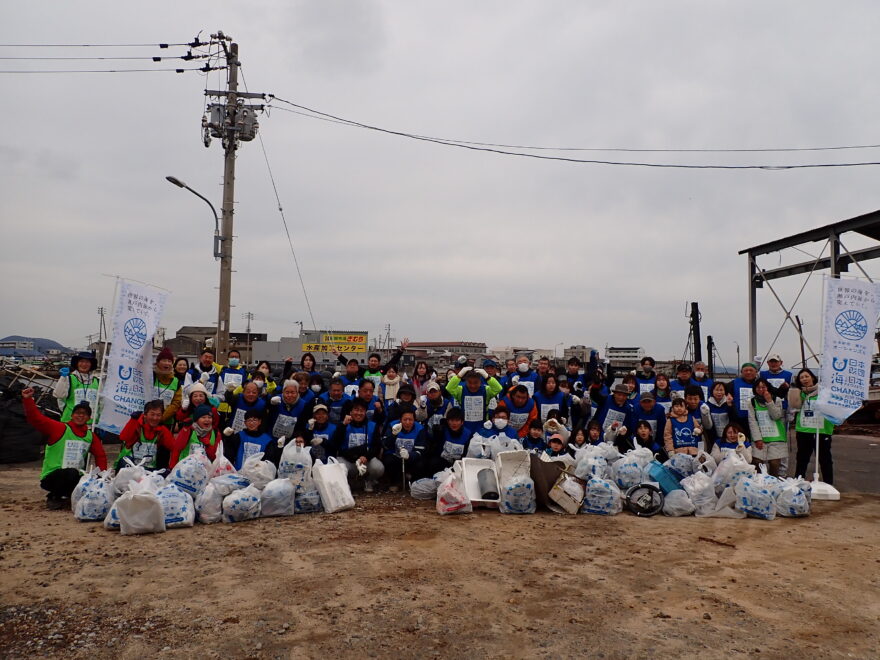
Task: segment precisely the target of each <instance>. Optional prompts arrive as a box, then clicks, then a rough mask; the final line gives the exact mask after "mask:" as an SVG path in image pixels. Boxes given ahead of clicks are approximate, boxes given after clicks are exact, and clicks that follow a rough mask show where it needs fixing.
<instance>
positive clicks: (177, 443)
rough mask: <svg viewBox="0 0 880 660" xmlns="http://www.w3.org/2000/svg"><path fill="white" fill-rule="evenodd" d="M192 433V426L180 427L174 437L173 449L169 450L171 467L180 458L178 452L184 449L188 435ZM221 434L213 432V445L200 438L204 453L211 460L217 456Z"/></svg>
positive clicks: (187, 442)
mask: <svg viewBox="0 0 880 660" xmlns="http://www.w3.org/2000/svg"><path fill="white" fill-rule="evenodd" d="M191 433H192V426H184V427H183V428H182V429H180V433H178V434H177V437H176V438H175V439H174V451H173V452H171V467H174V466H175V465H177V461H178V460H180V452H182V451H183V450H184V448H185V447H186V446H187V445H188V444H189V436H190V434H191ZM221 439H222V436H221V435H220V434H219V433H217V432H216V429H215V433H214V446H213V447H212V446H211V445H209V444H208V443H207V442H205V440H203V439H202V440H200V442H201V443H202V446H203V447H204V448H205V453H206V454H207V455H208V458H210V459H211V460H212V461H213V460H214V459H215V458H217V447H219V446H220V440H221Z"/></svg>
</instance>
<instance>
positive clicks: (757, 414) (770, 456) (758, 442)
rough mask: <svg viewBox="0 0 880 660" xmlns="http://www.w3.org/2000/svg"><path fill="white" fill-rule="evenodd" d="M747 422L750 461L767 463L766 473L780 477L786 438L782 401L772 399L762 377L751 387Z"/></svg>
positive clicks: (786, 447)
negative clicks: (750, 448) (751, 394)
mask: <svg viewBox="0 0 880 660" xmlns="http://www.w3.org/2000/svg"><path fill="white" fill-rule="evenodd" d="M752 391H753V393H754V396H753V397H752V400H751V401H750V402H749V407H748V411H747V412H748V420H749V428H750V430H751V433H750V436H751V440H752V459H753V460H755V461H757V462H760V463H767V472H768V474H770V475H772V476H774V477H784V476H785V475H784V474H781V472H782V469H781V468H782V459H783V458H787V457H788V435H787V433H786V429H785V411H784V410H783V408H782V399H780V398H779V397H774V396H773V393H772V391H771V389H770V383H769V382H767V379H766V378H758V379H757V380H756V381H755V385H754V387H753V388H752Z"/></svg>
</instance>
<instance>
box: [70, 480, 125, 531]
mask: <svg viewBox="0 0 880 660" xmlns="http://www.w3.org/2000/svg"><path fill="white" fill-rule="evenodd" d="M80 483H83V480H82V479H81V480H80ZM77 487H79V484H77ZM72 499H73V498H72V497H71V500H72ZM115 499H116V492H115V491H114V490H113V484H112V482H111V479H110V475H109V473H107V472H94V471H93V472H92V474H91V476H90V478H89V479H87V480H86V481H85V482H84V483H83V485H82V487H81V488H80V492H79V497H78V498H77V501H76V506H75V507H74V509H73V515H74V517H75V518H76V519H77V520H79V521H81V522H101V521H102V520H104V518H106V517H107V514H108V513H109V512H110V508H111V507H112V506H113V501H114V500H115Z"/></svg>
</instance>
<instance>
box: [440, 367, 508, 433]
mask: <svg viewBox="0 0 880 660" xmlns="http://www.w3.org/2000/svg"><path fill="white" fill-rule="evenodd" d="M462 382H464V385H462ZM501 390H502V387H501V383H499V382H498V381H497V380H496V379H495V378H492V377H491V376H489V374H488V372H487V371H486V370H485V369H482V368H481V369H474V368H473V367H462V368H461V370H460V371H459V372H458V374H457V375H453V376H452V377H451V378H450V379H449V382H447V383H446V391H447V392H449V394H450V395H451V396H452V398H453V399H455V401H456V402H457V403H458V406H459V407H460V408H461V409H462V411H463V412H464V426H465V428H466V429H467V430H468V431H470V432H471V433H474V432H476V431H477V429H479V428H480V427H481V426H482V425H483V422H485V421H486V411H487V410H488V406H489V400H490V399H492V398H494V397H496V396H498V395H499V394H500V393H501Z"/></svg>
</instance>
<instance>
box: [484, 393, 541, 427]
mask: <svg viewBox="0 0 880 660" xmlns="http://www.w3.org/2000/svg"><path fill="white" fill-rule="evenodd" d="M502 407H503V408H506V409H507V411H508V415H509V424H510V426H511V427H512V428H513V430H515V431H516V432H517V435H519V437H521V438H523V437H525V436H526V435H527V434H528V432H529V424H530V423H531V422H532V420H533V419H537V418H538V405H537V404H536V403H535V400H534V399H532V398H531V397H530V396H529V391H528V389H526V386H525V385H522V384H517V385H514V386H513V387H512V388H511V389H510V390H509V391H508V396H505V397H503V398H502V399H501V401H500V402H499V403H498V408H496V409H495V413H496V415H497V413H498V410H500V409H501V408H502Z"/></svg>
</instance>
